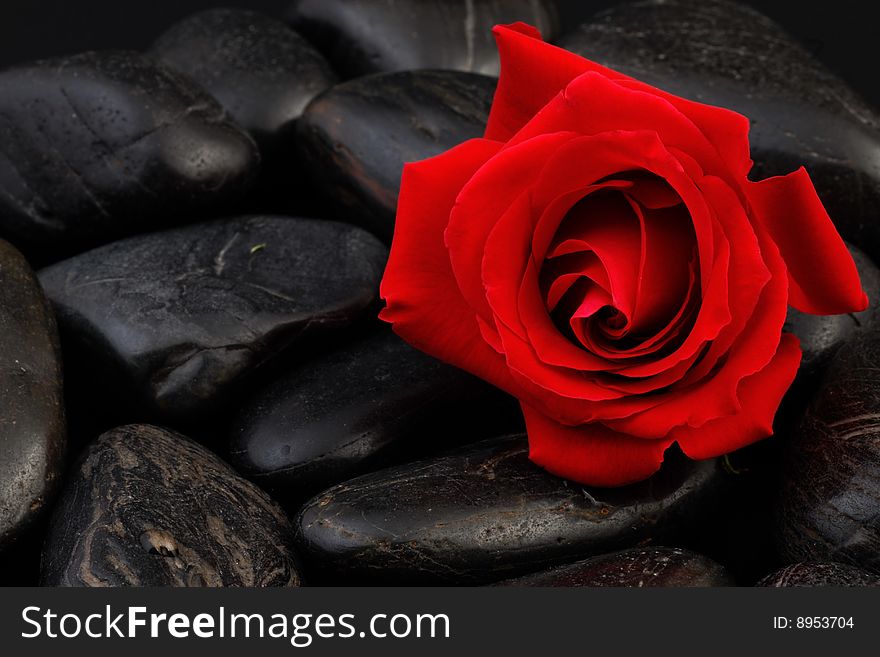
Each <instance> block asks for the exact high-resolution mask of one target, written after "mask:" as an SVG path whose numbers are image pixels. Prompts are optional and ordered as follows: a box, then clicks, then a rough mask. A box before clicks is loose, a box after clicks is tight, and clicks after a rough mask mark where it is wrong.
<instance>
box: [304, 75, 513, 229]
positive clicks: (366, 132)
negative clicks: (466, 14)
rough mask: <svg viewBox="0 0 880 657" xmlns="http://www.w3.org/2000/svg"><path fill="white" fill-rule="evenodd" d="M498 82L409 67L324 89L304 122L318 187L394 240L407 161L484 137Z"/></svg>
mask: <svg viewBox="0 0 880 657" xmlns="http://www.w3.org/2000/svg"><path fill="white" fill-rule="evenodd" d="M495 84H496V80H495V78H490V77H487V76H483V75H477V74H474V73H460V72H456V71H404V72H399V73H385V74H379V75H375V76H368V77H364V78H359V79H357V80H351V81H349V82H346V83H343V84H340V85H338V86H336V87H333V88H331V89H330V90H328V91H326V92H325V93H323V94H321V95H320V96H318V97H317V98H316V99H315V100H314V101H312V103H311V104H310V105H309V106H308V107H307V108H306V110H305V112H304V113H303V116H302V118H301V119H300V121H299V122H298V126H297V133H298V138H299V145H300V151H301V153H302V159H303V161H306V162H309V173H310V175H311V180H312V183H313V185H314V188H315V190H316V192H317V193H318V194H319V195H320V196H322V197H323V199H324V203H325V204H326V206H327V207H329V208H331V209H332V210H333V212H334V216H343V217H346V218H347V219H348V220H349V221H352V222H353V223H358V224H360V225H363V226H366V227H367V228H369V229H370V230H371V231H373V232H374V233H375V234H376V235H378V236H380V237H382V238H383V239H385V240H386V241H390V240H391V236H392V233H393V230H394V214H395V211H396V209H397V195H398V192H399V191H400V174H401V172H402V171H403V165H404V163H405V162H412V161H415V160H422V159H425V158H427V157H431V156H434V155H437V154H439V153H442V152H443V151H445V150H448V149H449V148H452V147H453V146H456V145H458V144H459V143H461V142H463V141H466V140H467V139H471V138H474V137H481V136H482V135H483V132H484V130H485V127H486V120H487V118H488V116H489V108H490V106H491V104H492V96H493V94H494V93H495Z"/></svg>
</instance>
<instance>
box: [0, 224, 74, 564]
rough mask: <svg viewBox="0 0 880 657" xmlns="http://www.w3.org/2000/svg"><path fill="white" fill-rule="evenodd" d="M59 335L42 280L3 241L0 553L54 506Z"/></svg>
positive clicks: (60, 417)
mask: <svg viewBox="0 0 880 657" xmlns="http://www.w3.org/2000/svg"><path fill="white" fill-rule="evenodd" d="M60 355H61V354H60V353H59V348H58V333H57V330H56V328H55V320H54V318H53V316H52V312H51V310H50V309H49V303H48V302H47V301H46V297H45V296H44V295H43V291H42V290H41V289H40V284H39V281H37V278H36V276H35V275H34V273H33V272H32V271H31V268H30V267H29V266H28V264H27V262H25V259H24V256H22V255H21V254H20V253H19V252H18V251H17V250H16V249H15V248H14V247H13V246H12V245H11V244H9V243H7V242H4V241H2V240H0V549H3V548H6V547H8V546H9V545H10V544H12V543H13V542H16V541H18V540H19V539H21V538H22V536H23V535H24V534H25V533H26V532H27V531H28V530H29V529H30V528H31V527H32V526H33V525H34V522H35V521H36V520H37V519H39V517H40V516H41V515H42V513H43V511H44V510H45V509H46V507H47V505H48V504H49V503H50V502H51V501H52V497H53V495H54V493H55V489H56V487H57V484H58V481H59V478H60V476H61V470H62V461H63V458H64V446H65V427H64V405H63V400H62V384H61V363H60Z"/></svg>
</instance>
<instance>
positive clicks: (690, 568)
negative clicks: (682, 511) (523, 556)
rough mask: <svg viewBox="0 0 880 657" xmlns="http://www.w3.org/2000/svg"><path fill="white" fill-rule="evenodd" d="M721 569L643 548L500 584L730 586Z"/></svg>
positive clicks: (696, 558)
mask: <svg viewBox="0 0 880 657" xmlns="http://www.w3.org/2000/svg"><path fill="white" fill-rule="evenodd" d="M732 585H733V579H732V578H731V577H730V575H729V574H728V573H727V572H726V571H725V570H724V568H723V567H722V566H721V565H720V564H718V563H716V562H714V561H712V560H711V559H709V558H708V557H704V556H703V555H701V554H696V553H695V552H691V551H690V550H683V549H681V548H668V547H646V548H633V549H631V550H622V551H621V552H615V553H613V554H603V555H601V556H598V557H593V558H592V559H586V560H584V561H578V562H576V563H572V564H567V565H565V566H557V567H555V568H550V569H548V570H544V571H541V572H538V573H532V574H531V575H524V576H523V577H518V578H516V579H510V580H506V581H504V582H501V583H500V586H554V587H582V586H624V587H661V586H674V587H683V586H686V587H707V586H732Z"/></svg>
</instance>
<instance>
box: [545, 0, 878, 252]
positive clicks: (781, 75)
mask: <svg viewBox="0 0 880 657" xmlns="http://www.w3.org/2000/svg"><path fill="white" fill-rule="evenodd" d="M557 43H558V44H559V45H560V46H561V47H563V48H565V49H567V50H571V51H573V52H575V53H577V54H579V55H583V56H584V57H587V58H589V59H592V60H594V61H597V62H599V63H601V64H605V65H607V66H610V67H612V68H614V69H617V70H619V71H621V72H623V73H626V74H628V75H632V76H633V77H636V78H638V79H639V80H642V81H643V82H647V83H648V84H652V85H655V86H658V87H660V88H662V89H665V90H666V91H669V92H672V93H674V94H677V95H680V96H684V97H686V98H691V99H693V100H697V101H701V102H705V103H709V104H712V105H720V106H722V107H726V108H729V109H732V110H734V111H737V112H740V113H741V114H744V115H745V116H748V117H749V118H750V119H751V120H752V126H751V133H750V142H751V147H752V158H753V159H754V161H755V168H754V169H753V172H752V174H751V177H752V179H755V180H757V179H761V178H765V177H768V176H773V175H780V174H785V173H789V172H790V171H794V170H795V169H797V168H798V167H800V166H802V165H804V166H806V168H807V169H808V171H809V172H810V176H811V177H812V179H813V182H814V183H815V185H816V189H817V190H818V192H819V196H820V197H821V198H822V201H823V202H824V203H825V206H826V207H827V208H828V211H829V214H830V215H831V217H832V218H833V219H834V221H835V223H836V224H837V227H838V229H839V230H840V231H841V233H842V234H843V236H844V237H845V238H846V239H847V240H849V241H850V242H852V243H853V244H855V245H857V246H859V247H861V248H862V249H864V250H865V251H866V252H867V253H868V254H869V255H870V256H872V257H873V258H874V259H875V260H876V259H877V258H878V257H880V222H878V221H877V217H878V216H880V132H878V126H880V120H878V116H877V114H876V112H875V110H874V109H873V108H872V107H871V106H870V105H868V104H867V103H866V102H865V101H864V100H863V99H862V98H860V97H859V96H858V94H856V93H855V92H853V91H852V90H851V89H850V88H849V87H848V86H847V85H846V84H845V83H844V82H842V81H841V80H840V79H839V78H837V77H835V76H834V75H833V74H832V73H830V72H829V71H828V70H827V69H826V68H825V67H824V66H822V65H821V64H820V63H819V62H817V61H816V60H815V59H814V58H813V57H812V56H811V55H810V54H809V53H808V52H807V51H806V50H805V49H804V48H802V47H801V46H800V45H799V44H798V43H797V42H796V41H794V40H793V39H792V38H791V37H790V36H789V35H788V34H786V33H785V32H784V31H783V30H782V28H780V27H779V26H778V25H777V24H776V23H774V22H773V21H772V20H771V19H769V18H767V17H766V16H764V15H763V14H760V13H758V12H757V11H755V10H754V9H751V8H750V7H748V5H746V4H744V3H732V2H727V1H725V0H647V1H646V2H636V3H623V4H620V5H618V6H616V7H613V8H611V9H609V10H607V11H604V12H602V13H600V14H598V15H597V16H596V17H595V18H594V19H593V20H592V21H590V22H588V23H584V24H583V25H582V26H580V27H579V28H577V29H576V30H574V31H572V32H571V33H569V34H566V35H564V36H563V37H561V38H560V39H559V40H558V42H557Z"/></svg>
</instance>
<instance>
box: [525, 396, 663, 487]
mask: <svg viewBox="0 0 880 657" xmlns="http://www.w3.org/2000/svg"><path fill="white" fill-rule="evenodd" d="M522 410H523V415H524V416H525V420H526V428H527V430H528V434H529V458H530V459H531V460H532V461H533V462H535V463H537V464H538V465H540V466H541V467H542V468H544V469H545V470H548V471H549V472H551V473H553V474H555V475H557V476H559V477H565V478H566V479H573V480H574V481H577V482H580V483H583V484H588V485H590V486H623V485H625V484H630V483H634V482H636V481H641V480H643V479H647V478H648V477H650V476H651V475H652V474H654V473H655V472H657V470H659V469H660V465H661V464H662V463H663V453H664V452H665V451H666V449H667V448H668V447H669V446H670V445H671V444H672V440H671V439H662V440H640V439H638V438H632V437H630V436H627V435H624V434H619V433H617V432H615V431H611V430H610V429H608V428H607V427H604V426H603V425H601V424H598V423H596V424H587V425H583V426H578V427H568V426H564V425H561V424H558V423H557V422H554V421H553V420H552V419H550V418H548V417H546V416H545V415H542V414H541V413H540V412H538V411H536V410H535V409H533V408H531V407H530V406H528V405H526V404H523V405H522Z"/></svg>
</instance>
